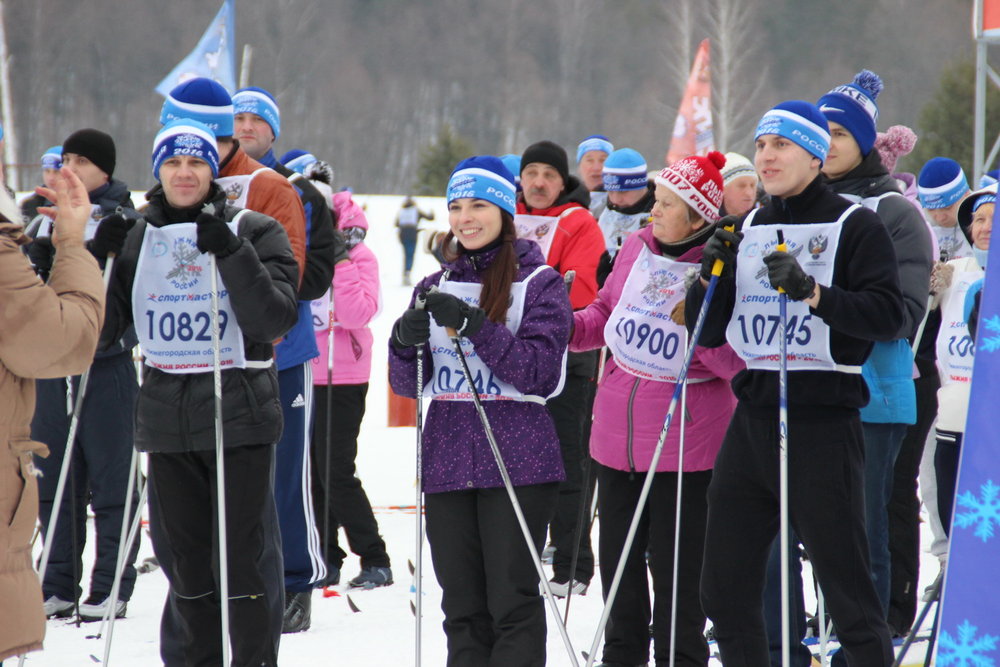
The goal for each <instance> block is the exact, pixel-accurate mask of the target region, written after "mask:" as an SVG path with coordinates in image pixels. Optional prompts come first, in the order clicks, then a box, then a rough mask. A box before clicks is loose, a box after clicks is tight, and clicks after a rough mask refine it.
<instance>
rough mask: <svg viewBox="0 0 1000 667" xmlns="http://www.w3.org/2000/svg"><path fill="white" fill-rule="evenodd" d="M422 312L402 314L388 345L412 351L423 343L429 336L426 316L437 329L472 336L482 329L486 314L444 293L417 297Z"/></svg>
mask: <svg viewBox="0 0 1000 667" xmlns="http://www.w3.org/2000/svg"><path fill="white" fill-rule="evenodd" d="M418 299H424V302H425V304H426V305H425V306H424V308H426V310H425V309H424V308H421V307H414V308H410V309H408V310H406V312H404V313H403V314H402V316H400V318H399V319H398V320H396V324H394V325H393V327H392V341H393V344H394V345H396V346H397V347H412V346H414V345H422V344H423V343H426V342H427V340H428V339H429V338H430V335H431V322H430V316H431V315H433V316H434V321H435V322H436V323H437V324H438V326H442V327H447V328H449V329H454V330H455V332H456V333H457V334H458V335H459V336H472V335H475V334H476V333H478V332H479V330H480V329H482V328H483V324H484V323H485V322H486V311H484V310H483V309H482V308H477V307H476V306H472V305H469V304H467V303H465V302H464V301H462V300H461V299H459V298H458V297H456V296H452V295H451V294H446V293H445V292H437V291H435V292H430V293H428V294H426V295H421V296H420V297H418Z"/></svg>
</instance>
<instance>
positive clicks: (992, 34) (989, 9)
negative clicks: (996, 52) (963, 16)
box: [982, 0, 1000, 41]
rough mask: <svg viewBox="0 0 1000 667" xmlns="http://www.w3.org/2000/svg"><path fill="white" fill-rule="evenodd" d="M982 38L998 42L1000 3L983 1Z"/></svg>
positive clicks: (988, 0)
mask: <svg viewBox="0 0 1000 667" xmlns="http://www.w3.org/2000/svg"><path fill="white" fill-rule="evenodd" d="M982 7H983V37H986V38H987V39H989V40H991V41H1000V1H998V0H983V3H982Z"/></svg>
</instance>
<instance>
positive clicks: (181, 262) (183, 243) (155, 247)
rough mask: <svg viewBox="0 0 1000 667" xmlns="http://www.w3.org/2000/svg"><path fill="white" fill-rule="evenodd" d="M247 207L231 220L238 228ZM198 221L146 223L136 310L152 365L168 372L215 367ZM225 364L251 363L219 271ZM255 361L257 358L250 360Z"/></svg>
mask: <svg viewBox="0 0 1000 667" xmlns="http://www.w3.org/2000/svg"><path fill="white" fill-rule="evenodd" d="M242 215H243V214H242V212H241V213H240V214H239V215H237V216H236V218H235V219H234V220H233V221H232V222H229V223H227V224H228V225H229V228H230V229H231V230H232V231H233V233H234V234H235V233H237V231H238V229H239V220H240V218H241V217H242ZM196 228H197V227H196V224H195V223H193V222H184V223H179V224H173V225H167V226H165V227H153V226H152V225H146V231H145V235H144V236H143V239H142V247H141V248H140V250H139V261H138V263H137V264H136V267H135V281H134V282H133V285H132V313H133V318H134V321H135V330H136V333H137V334H138V335H139V345H140V346H141V347H142V352H143V355H145V363H146V365H147V366H151V367H152V368H157V369H159V370H161V371H164V372H166V373H204V372H208V371H211V370H212V368H213V367H214V358H213V353H212V315H211V312H212V305H211V304H212V301H211V299H212V295H211V285H212V283H211V279H210V277H209V275H208V271H209V256H208V255H207V254H205V253H201V252H199V251H198V248H197V246H196V245H195V234H196ZM218 284H219V333H220V336H219V343H220V351H221V355H220V362H221V366H222V368H224V369H225V368H246V367H247V365H248V362H247V360H246V356H245V353H244V349H243V332H242V331H241V330H240V327H239V325H238V324H237V323H236V317H235V315H234V314H233V310H232V306H231V304H230V301H229V292H228V291H227V290H226V288H225V285H224V284H223V282H222V277H221V276H219V277H218ZM250 363H251V364H256V362H250Z"/></svg>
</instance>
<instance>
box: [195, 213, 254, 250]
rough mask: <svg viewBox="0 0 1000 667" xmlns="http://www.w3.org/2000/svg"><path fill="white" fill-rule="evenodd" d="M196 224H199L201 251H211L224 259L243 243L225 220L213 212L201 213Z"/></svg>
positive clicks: (199, 248)
mask: <svg viewBox="0 0 1000 667" xmlns="http://www.w3.org/2000/svg"><path fill="white" fill-rule="evenodd" d="M195 224H197V225H198V241H197V243H198V250H200V251H201V252H210V253H212V254H213V255H215V256H216V257H218V258H219V259H222V258H223V257H228V256H229V255H232V254H233V253H234V252H236V251H237V250H239V248H240V246H241V245H242V244H243V242H242V241H240V237H238V236H236V234H233V231H232V230H231V229H229V225H227V224H226V221H225V220H223V219H222V218H220V217H218V216H215V215H213V214H211V213H208V212H205V213H201V214H199V215H198V219H197V220H195Z"/></svg>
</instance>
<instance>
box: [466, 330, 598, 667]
mask: <svg viewBox="0 0 1000 667" xmlns="http://www.w3.org/2000/svg"><path fill="white" fill-rule="evenodd" d="M448 337H449V338H451V342H452V345H453V346H454V347H455V354H456V356H457V357H458V359H459V361H460V362H461V364H462V374H463V375H464V376H465V383H466V384H467V385H468V387H469V390H470V393H471V394H472V402H473V404H474V405H475V406H476V412H477V413H478V414H479V421H480V422H481V423H482V425H483V430H484V431H485V432H486V440H487V441H488V442H489V444H490V449H491V450H492V451H493V458H494V459H495V460H496V463H497V468H498V469H499V470H500V477H501V478H502V479H503V485H504V488H506V489H507V495H508V497H510V503H511V505H512V506H513V508H514V515H515V516H516V517H517V523H518V525H520V527H521V534H522V535H524V541H525V543H526V544H527V545H528V551H529V552H530V553H531V562H532V563H534V565H535V570H536V571H537V572H538V579H539V581H541V584H542V590H543V591H544V594H545V599H546V600H547V601H548V603H549V611H551V612H552V616H553V617H554V618H555V620H556V625H557V626H558V627H559V634H560V635H561V636H562V640H563V644H565V646H566V651H567V653H568V654H569V659H570V661H571V662H572V664H573V667H579V664H580V663H579V662H578V661H577V659H576V653H575V652H574V651H573V643H572V642H571V641H570V639H569V634H568V633H567V632H566V626H565V625H564V624H563V622H562V617H561V616H560V615H559V607H558V606H557V605H556V598H555V596H554V595H553V594H552V589H551V587H550V586H549V580H548V579H546V578H545V570H543V569H542V559H541V558H540V557H539V555H538V549H537V548H536V547H535V541H534V540H533V539H532V537H531V531H530V530H529V529H528V522H527V520H525V518H524V512H523V511H522V510H521V503H520V502H519V501H518V500H517V494H516V493H515V492H514V483H513V482H512V481H511V479H510V474H508V472H507V466H506V465H505V464H504V462H503V456H502V455H501V454H500V446H499V445H497V441H496V438H495V437H494V435H493V428H492V427H491V426H490V420H489V418H488V417H487V416H486V411H485V410H484V409H483V403H482V401H480V400H479V391H478V389H477V388H476V385H475V383H474V382H473V381H472V371H471V370H469V362H468V361H466V359H465V353H464V352H462V342H461V340H459V336H458V333H456V332H455V330H454V329H451V328H450V327H449V328H448Z"/></svg>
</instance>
